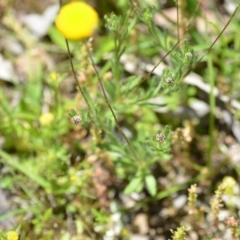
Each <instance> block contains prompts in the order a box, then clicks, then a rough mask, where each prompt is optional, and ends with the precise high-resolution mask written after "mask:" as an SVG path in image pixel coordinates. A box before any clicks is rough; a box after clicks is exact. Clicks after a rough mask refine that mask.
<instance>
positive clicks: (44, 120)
mask: <svg viewBox="0 0 240 240" xmlns="http://www.w3.org/2000/svg"><path fill="white" fill-rule="evenodd" d="M53 120H54V115H53V114H52V113H43V114H42V115H41V116H40V118H39V122H40V123H41V124H42V125H43V126H48V125H50V124H51V123H52V122H53Z"/></svg>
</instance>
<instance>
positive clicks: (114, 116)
mask: <svg viewBox="0 0 240 240" xmlns="http://www.w3.org/2000/svg"><path fill="white" fill-rule="evenodd" d="M85 46H86V49H87V52H88V55H89V58H90V60H91V62H92V66H93V68H94V71H95V73H96V76H97V79H98V82H99V84H100V87H101V90H102V93H103V96H104V99H105V101H106V103H107V105H108V108H109V109H110V111H111V113H112V116H113V118H114V120H115V122H116V126H117V128H118V131H119V132H120V134H121V135H122V136H123V138H124V139H125V141H126V142H127V144H128V146H129V148H130V150H131V152H132V153H133V155H134V157H135V158H136V160H138V157H137V155H136V153H135V151H134V149H133V147H132V145H131V143H130V141H129V140H128V138H127V137H126V135H125V134H124V132H123V130H122V129H121V127H120V125H119V123H118V120H117V117H116V114H115V113H114V111H113V108H112V106H111V104H110V102H109V100H108V97H107V94H106V91H105V89H104V86H103V83H102V79H101V77H100V75H99V73H98V70H97V68H96V65H95V63H94V60H93V57H92V54H91V52H90V51H89V49H88V47H87V45H85Z"/></svg>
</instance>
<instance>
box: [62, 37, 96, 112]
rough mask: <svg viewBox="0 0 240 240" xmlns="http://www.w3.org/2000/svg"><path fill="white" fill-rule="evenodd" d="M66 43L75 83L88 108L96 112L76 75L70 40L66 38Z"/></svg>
mask: <svg viewBox="0 0 240 240" xmlns="http://www.w3.org/2000/svg"><path fill="white" fill-rule="evenodd" d="M65 42H66V46H67V52H68V58H69V61H70V65H71V69H72V73H73V76H74V79H75V82H76V84H77V86H78V89H79V91H80V92H81V94H82V96H83V98H84V100H85V102H86V103H87V105H88V108H89V109H90V110H91V111H92V112H94V111H93V109H92V108H91V105H90V104H89V102H88V100H87V98H86V96H85V94H84V91H83V89H82V87H81V85H80V83H79V81H78V79H77V74H76V72H75V69H74V65H73V61H72V57H71V51H70V47H69V44H68V40H67V39H66V38H65Z"/></svg>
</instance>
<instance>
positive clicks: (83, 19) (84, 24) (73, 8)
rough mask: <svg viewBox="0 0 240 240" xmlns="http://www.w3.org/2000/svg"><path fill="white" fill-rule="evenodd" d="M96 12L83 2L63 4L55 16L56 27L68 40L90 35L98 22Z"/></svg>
mask: <svg viewBox="0 0 240 240" xmlns="http://www.w3.org/2000/svg"><path fill="white" fill-rule="evenodd" d="M98 20H99V19H98V14H97V12H96V11H95V10H94V9H93V8H92V7H91V6H90V5H88V4H86V3H84V2H71V3H68V4H66V5H64V6H63V7H62V8H61V9H60V11H59V13H58V15H57V18H56V21H55V23H56V27H57V29H58V30H59V31H60V32H61V33H62V34H63V35H64V37H65V38H67V39H70V40H79V39H83V38H86V37H90V36H91V35H92V34H93V31H94V29H95V28H96V26H97V24H98Z"/></svg>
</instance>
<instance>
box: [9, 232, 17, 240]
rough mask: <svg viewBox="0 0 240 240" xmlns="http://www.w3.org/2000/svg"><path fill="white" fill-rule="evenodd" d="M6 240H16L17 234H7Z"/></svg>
mask: <svg viewBox="0 0 240 240" xmlns="http://www.w3.org/2000/svg"><path fill="white" fill-rule="evenodd" d="M7 240H18V233H17V232H16V231H9V232H7Z"/></svg>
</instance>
